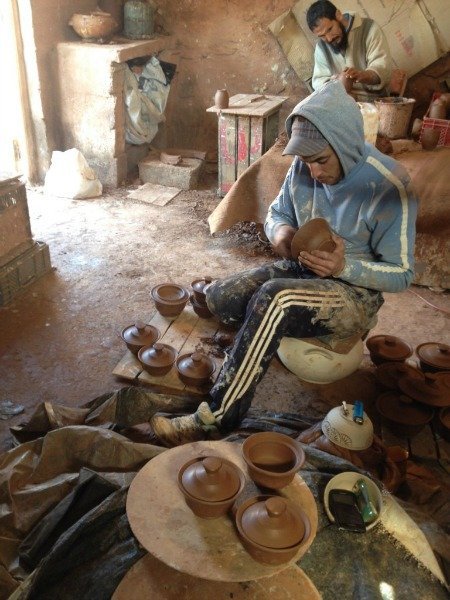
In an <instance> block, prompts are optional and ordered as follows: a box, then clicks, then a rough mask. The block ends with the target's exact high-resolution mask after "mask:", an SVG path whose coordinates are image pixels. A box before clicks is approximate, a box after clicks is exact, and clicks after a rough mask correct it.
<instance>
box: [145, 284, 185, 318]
mask: <svg viewBox="0 0 450 600" xmlns="http://www.w3.org/2000/svg"><path fill="white" fill-rule="evenodd" d="M151 296H152V298H153V300H154V302H155V306H156V309H157V311H158V312H159V313H160V314H161V315H163V316H164V317H176V316H177V315H179V314H180V313H181V312H182V310H183V308H184V307H185V306H186V304H187V302H188V300H189V292H188V291H187V290H186V289H185V288H184V287H183V286H181V285H178V284H177V283H160V284H159V285H155V286H154V287H153V288H152V290H151Z"/></svg>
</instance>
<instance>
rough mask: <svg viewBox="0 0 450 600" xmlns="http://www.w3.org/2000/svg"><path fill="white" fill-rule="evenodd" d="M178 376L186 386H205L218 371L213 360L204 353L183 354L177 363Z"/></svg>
mask: <svg viewBox="0 0 450 600" xmlns="http://www.w3.org/2000/svg"><path fill="white" fill-rule="evenodd" d="M176 367H177V371H178V376H179V378H180V379H181V381H182V382H183V383H185V384H186V385H193V386H200V387H201V386H204V385H206V384H208V383H210V381H211V375H212V374H213V373H214V371H215V369H216V365H215V363H214V361H213V360H212V358H210V357H209V356H208V355H206V354H203V353H202V352H192V353H188V354H182V355H181V356H179V357H178V359H177V361H176Z"/></svg>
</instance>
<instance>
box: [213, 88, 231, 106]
mask: <svg viewBox="0 0 450 600" xmlns="http://www.w3.org/2000/svg"><path fill="white" fill-rule="evenodd" d="M229 102H230V95H229V94H228V90H226V89H223V90H217V92H216V93H215V95H214V105H215V107H216V108H220V109H222V108H228V105H229Z"/></svg>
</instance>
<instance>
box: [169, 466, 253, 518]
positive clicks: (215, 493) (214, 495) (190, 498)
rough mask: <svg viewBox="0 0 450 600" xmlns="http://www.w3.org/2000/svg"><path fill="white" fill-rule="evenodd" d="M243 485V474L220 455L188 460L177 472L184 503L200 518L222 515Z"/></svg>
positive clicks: (232, 502)
mask: <svg viewBox="0 0 450 600" xmlns="http://www.w3.org/2000/svg"><path fill="white" fill-rule="evenodd" d="M244 485H245V476H244V474H243V473H242V471H241V470H240V469H239V468H238V467H237V466H236V465H235V464H234V463H232V462H231V461H229V460H226V459H225V458H221V457H219V456H207V457H204V456H200V457H198V458H194V459H192V460H189V461H188V462H187V463H185V464H184V465H183V466H182V467H181V469H180V471H179V473H178V487H179V488H180V490H181V492H182V494H183V496H184V499H185V501H186V504H187V505H188V506H189V508H190V509H191V510H192V512H193V513H194V514H196V515H197V516H198V517H202V518H203V519H216V518H218V517H221V516H223V515H225V514H226V513H227V512H228V510H229V509H230V508H231V507H232V506H233V504H234V502H235V501H236V499H237V498H238V496H239V495H240V493H241V492H242V490H243V489H244Z"/></svg>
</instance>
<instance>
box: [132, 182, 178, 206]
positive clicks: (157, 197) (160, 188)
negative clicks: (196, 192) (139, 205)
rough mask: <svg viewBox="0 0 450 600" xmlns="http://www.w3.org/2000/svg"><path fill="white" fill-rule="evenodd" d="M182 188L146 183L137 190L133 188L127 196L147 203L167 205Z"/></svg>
mask: <svg viewBox="0 0 450 600" xmlns="http://www.w3.org/2000/svg"><path fill="white" fill-rule="evenodd" d="M180 192H181V190H180V189H179V188H175V187H166V186H164V185H158V184H157V183H144V185H141V186H140V187H139V188H138V189H137V190H133V191H132V192H131V193H129V194H128V196H127V198H131V199H132V200H141V201H142V202H146V203H147V204H154V205H155V206H165V205H166V204H168V203H169V202H170V201H171V200H172V199H173V198H175V196H177V195H178V194H179V193H180Z"/></svg>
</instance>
